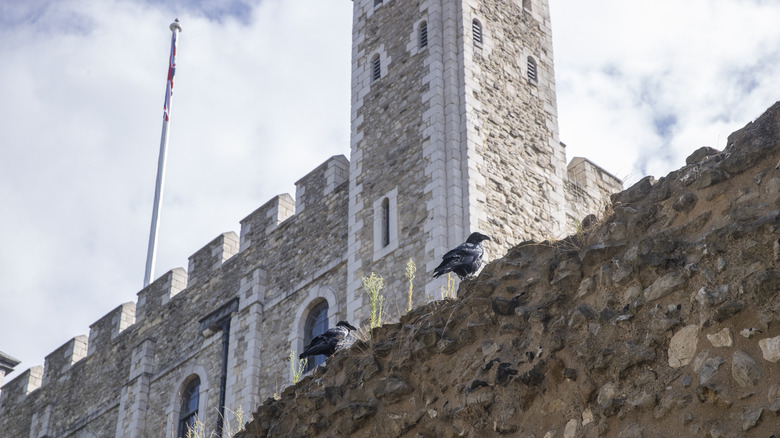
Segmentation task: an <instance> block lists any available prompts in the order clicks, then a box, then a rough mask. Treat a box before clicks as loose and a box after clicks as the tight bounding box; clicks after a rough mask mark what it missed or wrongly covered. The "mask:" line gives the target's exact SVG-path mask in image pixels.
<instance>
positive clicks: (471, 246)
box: [433, 233, 492, 280]
mask: <svg viewBox="0 0 780 438" xmlns="http://www.w3.org/2000/svg"><path fill="white" fill-rule="evenodd" d="M483 240H492V239H491V238H490V237H489V236H486V235H484V234H482V233H471V235H470V236H469V238H468V239H466V243H461V244H460V245H458V247H457V248H455V249H453V250H452V251H450V252H448V253H447V254H444V256H443V257H442V262H441V264H440V265H439V266H438V267H437V268H436V269H434V270H433V278H437V277H438V276H440V275H442V274H446V273H447V272H454V273H455V274H457V275H458V277H459V278H460V279H461V280H463V279H464V278H465V277H471V276H472V275H474V274H475V273H476V272H477V270H479V267H480V266H482V253H483V252H484V250H483V249H482V241H483Z"/></svg>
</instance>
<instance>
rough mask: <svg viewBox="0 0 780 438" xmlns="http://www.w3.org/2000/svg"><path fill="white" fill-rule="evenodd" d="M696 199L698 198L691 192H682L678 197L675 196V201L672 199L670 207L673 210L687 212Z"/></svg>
mask: <svg viewBox="0 0 780 438" xmlns="http://www.w3.org/2000/svg"><path fill="white" fill-rule="evenodd" d="M698 200H699V198H697V197H696V195H694V194H693V193H683V194H682V195H680V197H679V198H677V200H676V201H674V203H673V204H672V208H673V209H674V211H679V212H681V213H687V212H689V211H691V210H693V207H694V206H696V201H698Z"/></svg>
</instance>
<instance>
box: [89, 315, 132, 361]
mask: <svg viewBox="0 0 780 438" xmlns="http://www.w3.org/2000/svg"><path fill="white" fill-rule="evenodd" d="M133 324H135V303H133V302H128V303H124V304H122V305H121V306H119V307H117V308H116V309H114V310H112V311H110V312H108V313H107V314H106V315H105V316H104V317H102V318H100V319H98V320H97V321H96V322H95V323H93V324H92V325H90V326H89V341H88V343H87V356H92V355H94V354H95V353H99V352H100V351H101V349H102V348H109V346H110V345H111V343H112V342H111V341H112V340H114V338H116V337H117V336H118V335H119V334H120V333H122V332H123V331H125V330H126V329H127V328H128V327H130V326H131V325H133Z"/></svg>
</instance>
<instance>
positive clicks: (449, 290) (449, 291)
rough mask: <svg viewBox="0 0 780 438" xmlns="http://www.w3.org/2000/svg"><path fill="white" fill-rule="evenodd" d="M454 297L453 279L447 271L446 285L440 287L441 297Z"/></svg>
mask: <svg viewBox="0 0 780 438" xmlns="http://www.w3.org/2000/svg"><path fill="white" fill-rule="evenodd" d="M447 298H453V299H454V298H455V279H454V278H452V276H451V275H450V273H449V272H448V273H447V287H446V288H445V287H444V286H442V287H441V299H442V300H444V299H447Z"/></svg>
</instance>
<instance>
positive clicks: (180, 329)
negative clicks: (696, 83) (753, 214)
mask: <svg viewBox="0 0 780 438" xmlns="http://www.w3.org/2000/svg"><path fill="white" fill-rule="evenodd" d="M353 3H354V10H353V42H352V116H351V117H352V121H351V127H352V128H351V129H352V134H351V154H350V155H351V157H350V159H349V160H347V158H346V157H344V156H334V157H331V158H329V159H327V160H326V161H325V162H324V163H322V164H321V165H320V166H319V167H317V168H316V169H314V170H312V171H311V172H310V173H309V174H307V175H306V176H304V177H303V178H301V179H300V180H299V181H298V182H297V183H296V193H295V197H294V198H293V197H292V196H290V195H288V194H281V195H279V196H276V197H274V198H273V199H271V200H270V201H268V202H267V203H265V204H264V205H262V206H261V207H260V208H258V209H257V210H256V211H254V212H252V213H251V214H250V215H249V216H247V217H246V218H244V219H243V220H241V221H240V224H241V230H240V233H239V234H236V233H234V232H228V233H224V234H221V235H219V236H218V237H216V238H215V239H214V240H213V241H211V242H209V243H208V244H207V245H206V246H204V247H203V248H202V249H201V250H199V251H198V252H196V253H195V254H193V255H192V256H191V257H190V258H189V265H188V269H187V270H185V269H183V268H176V269H173V270H171V271H169V272H167V273H166V274H164V275H163V276H161V277H160V278H158V279H157V280H156V281H154V282H153V283H152V284H151V285H149V286H148V287H146V288H144V289H143V290H141V291H140V292H139V293H138V300H137V302H136V303H125V304H122V305H120V306H119V307H117V308H116V309H114V310H113V311H111V312H109V313H108V314H107V315H106V316H104V317H103V318H101V319H100V320H98V321H97V322H95V323H94V324H92V326H90V332H89V336H84V335H82V336H77V337H75V338H73V339H72V340H71V341H69V342H68V343H66V344H65V345H63V346H62V347H60V348H59V349H57V350H55V351H54V352H53V353H51V354H50V355H49V356H47V357H46V360H45V363H44V366H43V367H40V366H36V367H32V368H30V369H29V370H27V371H25V372H24V373H23V374H21V375H20V376H18V377H17V378H15V379H14V380H12V381H11V382H9V383H8V384H6V385H5V386H4V387H3V388H2V395H1V396H0V427H1V428H2V430H3V431H4V433H9V434H10V435H9V436H24V437H27V436H29V437H31V438H41V437H78V438H86V437H104V436H105V437H109V436H111V437H113V436H117V437H175V436H181V434H182V433H183V432H182V431H184V430H186V427H187V425H191V424H193V423H194V422H195V421H199V422H202V423H203V424H204V426H205V428H206V431H207V432H209V433H211V432H216V434H217V435H221V434H222V433H221V431H222V430H223V429H227V427H228V426H229V425H231V424H233V425H234V426H235V412H236V411H237V410H238V408H239V407H240V408H241V409H243V411H244V412H251V411H253V410H254V408H256V407H257V405H259V403H260V402H261V401H262V400H263V399H265V398H267V397H269V396H271V395H273V394H274V393H275V392H279V391H281V389H283V388H284V387H285V386H286V385H287V384H288V383H289V379H290V377H289V362H288V361H287V358H288V357H289V354H290V351H291V350H295V351H301V350H302V348H303V345H305V343H306V342H308V340H309V339H311V337H312V336H315V335H316V334H317V333H319V332H321V331H322V330H324V328H326V327H328V326H332V325H335V323H336V321H338V320H340V319H346V320H349V321H351V322H353V324H356V325H359V324H361V323H363V322H364V321H365V320H366V318H367V317H368V300H367V297H366V294H365V293H364V292H363V291H362V290H361V278H362V277H364V276H368V275H369V274H370V273H371V272H374V273H376V274H378V275H381V276H383V277H384V279H385V289H384V291H383V292H384V294H385V296H386V298H387V301H386V303H385V310H386V311H387V313H388V317H389V318H392V317H394V316H398V315H399V314H400V313H402V312H404V310H405V309H406V292H405V291H406V285H405V283H406V279H405V278H404V276H403V273H404V266H405V265H406V263H407V261H408V260H409V259H410V258H411V259H413V260H414V261H415V263H416V265H417V267H418V275H417V278H416V279H415V291H416V292H415V304H420V303H422V302H425V301H428V300H431V299H435V298H436V297H438V296H439V294H440V292H439V289H440V287H441V286H442V285H443V282H444V281H446V279H443V278H440V279H438V280H433V279H432V278H430V274H429V273H430V271H431V270H432V268H433V267H434V266H436V265H437V264H438V262H439V260H440V258H441V256H442V255H443V254H444V253H445V252H446V251H447V250H448V249H449V248H451V247H453V246H455V245H457V244H459V243H461V242H463V240H464V239H465V238H466V236H467V235H468V234H469V233H470V232H471V231H477V230H479V231H481V232H484V233H486V234H489V235H491V236H492V237H493V239H494V240H493V241H492V242H490V243H489V244H488V245H487V250H488V254H487V259H488V260H489V259H491V258H493V257H495V256H498V255H500V254H502V253H503V252H504V251H506V250H507V249H508V248H510V247H511V246H513V245H514V244H516V243H519V242H521V241H524V240H528V239H537V240H540V239H546V238H557V237H562V236H564V235H566V234H567V233H570V232H572V231H574V229H575V227H576V224H577V223H578V222H579V221H580V220H581V219H582V218H583V217H584V216H585V215H587V214H589V213H595V212H597V211H598V209H599V207H600V206H601V205H602V203H603V202H604V199H605V198H606V196H607V195H609V194H610V193H613V192H616V191H618V190H620V189H621V182H620V181H619V180H617V179H616V178H615V177H613V176H612V175H610V174H609V173H607V172H605V171H604V170H602V169H601V168H599V167H598V166H596V165H595V164H593V163H591V162H590V161H588V160H586V159H584V158H575V159H574V160H572V162H571V163H570V164H569V165H568V166H567V165H566V163H565V150H564V146H563V144H562V143H561V142H560V140H559V139H558V125H557V116H556V111H557V109H556V97H555V73H554V69H553V57H552V36H551V31H550V16H549V8H548V4H547V1H546V0H522V1H520V0H514V1H509V0H481V1H478V0H470V1H466V0H436V1H433V0H421V1H410V0H392V1H379V0H354V2H353ZM14 365H15V364H14ZM14 365H12V366H11V368H12V367H13V366H14Z"/></svg>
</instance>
